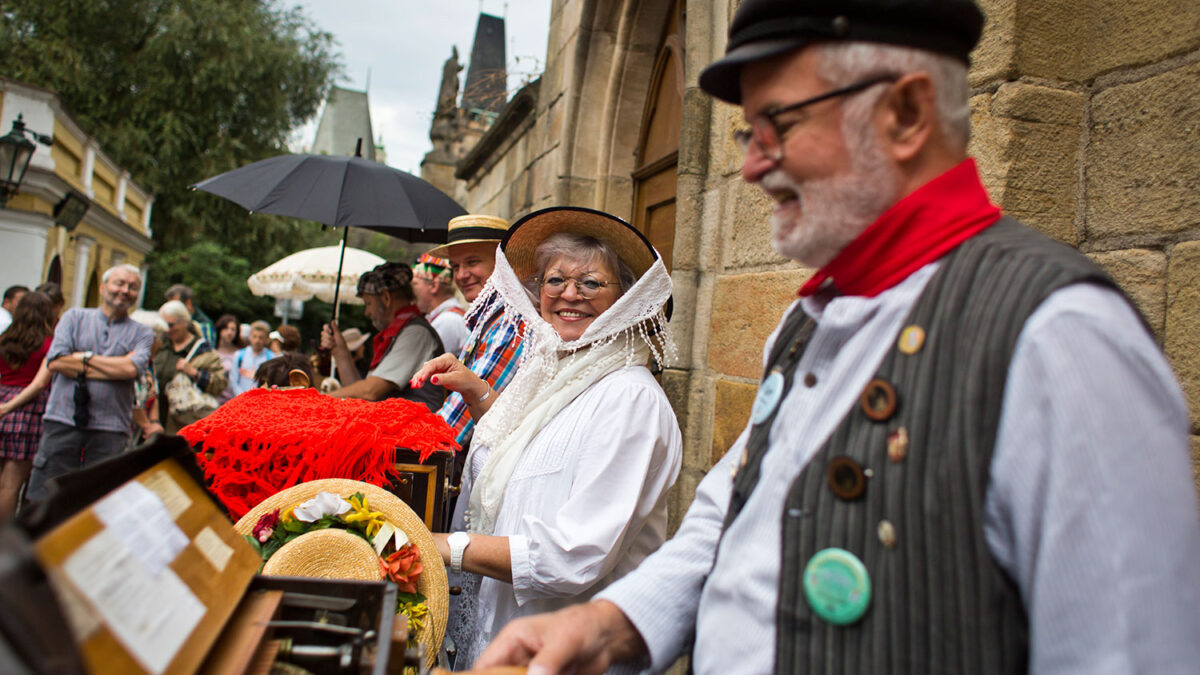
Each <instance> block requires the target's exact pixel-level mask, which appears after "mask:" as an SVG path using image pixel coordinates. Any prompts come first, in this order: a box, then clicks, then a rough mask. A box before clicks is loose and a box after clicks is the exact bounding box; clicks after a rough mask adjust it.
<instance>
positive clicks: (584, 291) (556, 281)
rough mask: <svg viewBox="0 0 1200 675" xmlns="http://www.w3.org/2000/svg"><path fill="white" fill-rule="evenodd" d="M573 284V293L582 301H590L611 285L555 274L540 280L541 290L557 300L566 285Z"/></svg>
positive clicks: (605, 282)
mask: <svg viewBox="0 0 1200 675" xmlns="http://www.w3.org/2000/svg"><path fill="white" fill-rule="evenodd" d="M568 282H570V283H572V284H575V292H576V293H578V294H579V296H580V297H581V298H583V299H584V300H591V299H592V298H594V297H596V296H597V295H598V294H599V293H600V291H602V290H604V289H605V288H607V287H608V285H609V284H611V283H612V282H611V281H600V280H599V279H593V278H592V277H583V278H582V279H576V278H575V277H564V276H559V275H557V274H552V275H550V276H548V277H545V278H543V279H542V280H541V286H542V290H543V291H545V293H546V295H548V296H549V297H551V298H557V297H558V296H560V295H562V294H563V292H564V291H566V290H567V283H568Z"/></svg>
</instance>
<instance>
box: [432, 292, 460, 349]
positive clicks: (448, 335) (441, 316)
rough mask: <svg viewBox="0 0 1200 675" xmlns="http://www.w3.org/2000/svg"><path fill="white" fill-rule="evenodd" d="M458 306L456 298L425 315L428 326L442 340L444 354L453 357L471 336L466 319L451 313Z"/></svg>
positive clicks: (456, 313) (453, 312) (448, 300)
mask: <svg viewBox="0 0 1200 675" xmlns="http://www.w3.org/2000/svg"><path fill="white" fill-rule="evenodd" d="M459 306H460V305H459V304H458V299H457V298H449V299H447V300H446V301H445V302H443V303H442V304H440V305H438V306H437V307H434V308H433V311H432V312H430V313H429V314H427V315H426V318H427V319H428V320H429V325H431V326H433V329H434V330H435V331H437V334H438V337H440V338H441V339H442V348H443V349H445V351H446V353H448V354H454V355H455V356H457V355H458V353H459V352H461V351H462V348H463V345H465V344H467V338H468V337H470V336H471V331H470V330H469V329H467V319H466V317H465V316H463V315H462V314H459V313H458V312H455V311H451V310H452V309H453V308H455V307H459Z"/></svg>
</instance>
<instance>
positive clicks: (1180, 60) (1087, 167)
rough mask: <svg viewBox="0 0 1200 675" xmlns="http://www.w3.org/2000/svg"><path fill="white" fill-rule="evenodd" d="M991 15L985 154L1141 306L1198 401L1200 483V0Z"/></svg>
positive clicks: (978, 133)
mask: <svg viewBox="0 0 1200 675" xmlns="http://www.w3.org/2000/svg"><path fill="white" fill-rule="evenodd" d="M982 7H983V9H984V11H985V12H986V13H987V15H988V19H989V21H988V26H987V30H986V33H985V36H984V40H983V42H982V44H981V45H980V47H979V49H977V50H976V52H975V54H974V61H975V63H974V66H973V68H972V70H971V85H972V87H973V96H972V99H971V115H972V126H973V129H974V134H975V135H974V138H973V141H972V145H971V152H972V154H973V155H975V156H976V157H977V158H978V159H979V164H980V170H981V173H982V174H983V176H984V182H985V183H986V184H987V186H988V188H989V190H990V191H991V193H992V195H993V198H994V199H996V200H997V202H998V203H1000V204H1001V205H1002V206H1003V207H1004V209H1005V210H1006V211H1007V212H1009V213H1011V214H1013V215H1015V216H1017V217H1019V218H1021V219H1022V220H1024V221H1025V222H1026V223H1028V224H1029V225H1032V226H1034V227H1036V228H1038V229H1040V230H1041V231H1043V232H1045V233H1046V234H1048V235H1050V236H1052V237H1054V238H1056V239H1059V240H1061V241H1064V242H1067V243H1069V244H1071V245H1073V246H1076V247H1078V248H1079V249H1080V250H1082V251H1084V252H1085V253H1087V254H1088V255H1089V256H1091V257H1092V259H1094V260H1095V261H1096V262H1098V263H1099V264H1100V265H1101V266H1103V267H1104V268H1105V269H1106V270H1107V271H1108V272H1109V273H1110V274H1111V275H1112V276H1113V278H1114V279H1116V281H1117V282H1118V283H1119V284H1120V285H1121V286H1122V287H1123V288H1124V289H1125V290H1126V292H1128V293H1129V295H1130V296H1131V297H1132V298H1133V300H1134V302H1135V303H1136V304H1137V305H1138V307H1139V308H1140V309H1141V311H1142V313H1143V314H1144V315H1145V317H1146V320H1147V321H1148V323H1149V324H1150V326H1151V328H1152V329H1153V330H1154V333H1155V335H1156V336H1157V338H1158V340H1159V342H1160V344H1162V345H1163V348H1164V350H1165V351H1166V354H1167V357H1168V358H1169V360H1170V362H1171V365H1172V366H1173V367H1174V369H1175V372H1176V374H1177V375H1178V377H1179V381H1180V385H1181V386H1182V388H1183V391H1184V394H1185V396H1186V397H1187V400H1188V406H1189V409H1190V410H1191V424H1192V429H1191V431H1192V433H1193V434H1194V435H1193V437H1192V449H1193V466H1194V467H1197V469H1196V473H1195V475H1196V478H1197V486H1198V487H1200V454H1198V450H1200V436H1196V435H1195V434H1200V149H1198V148H1200V3H1195V2H1183V1H1179V0H1135V1H1133V2H1105V1H1103V0H1072V1H1070V2H1045V1H1044V0H983V2H982Z"/></svg>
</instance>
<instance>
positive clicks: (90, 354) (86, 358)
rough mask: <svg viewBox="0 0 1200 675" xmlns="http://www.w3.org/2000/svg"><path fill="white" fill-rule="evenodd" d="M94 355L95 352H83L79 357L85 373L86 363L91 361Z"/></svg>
mask: <svg viewBox="0 0 1200 675" xmlns="http://www.w3.org/2000/svg"><path fill="white" fill-rule="evenodd" d="M95 355H96V352H84V353H83V354H81V355H80V357H79V360H80V361H83V369H84V370H85V371H86V370H87V366H88V361H91V360H92V357H93V356H95Z"/></svg>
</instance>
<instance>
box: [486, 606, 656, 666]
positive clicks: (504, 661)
mask: <svg viewBox="0 0 1200 675" xmlns="http://www.w3.org/2000/svg"><path fill="white" fill-rule="evenodd" d="M645 653H646V644H645V643H644V642H643V641H642V636H641V635H640V634H639V633H638V632H637V629H636V628H634V626H633V624H632V623H630V622H629V619H627V618H626V617H625V614H623V613H622V612H621V610H620V609H619V608H618V607H617V606H616V605H614V604H612V603H611V602H608V601H607V600H594V601H592V602H589V603H586V604H582V605H572V606H571V607H567V608H566V609H562V610H559V611H557V612H554V613H552V614H538V615H536V616H531V617H527V618H524V619H518V620H516V621H513V622H511V623H509V624H508V625H507V626H505V627H504V629H503V630H501V631H500V634H499V635H497V636H496V639H494V640H492V644H491V645H489V646H488V648H487V650H485V651H484V652H483V654H482V655H481V656H480V657H479V660H477V661H476V662H475V665H474V668H476V669H481V668H493V667H496V666H503V665H517V666H523V665H528V666H529V675H553V674H555V673H579V674H581V675H586V674H588V673H603V672H604V671H605V670H607V669H608V667H609V665H611V664H612V663H615V662H617V661H624V660H628V659H632V658H636V657H638V656H641V655H642V654H645Z"/></svg>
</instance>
